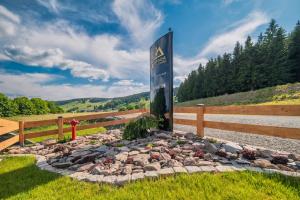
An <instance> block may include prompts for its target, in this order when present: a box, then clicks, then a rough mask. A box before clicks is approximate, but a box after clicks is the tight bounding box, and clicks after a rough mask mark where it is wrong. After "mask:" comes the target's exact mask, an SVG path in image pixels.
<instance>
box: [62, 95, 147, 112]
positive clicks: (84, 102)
mask: <svg viewBox="0 0 300 200" xmlns="http://www.w3.org/2000/svg"><path fill="white" fill-rule="evenodd" d="M149 95H150V93H149V92H142V93H138V94H133V95H129V96H125V97H116V98H96V97H95V98H94V97H92V98H78V99H70V100H64V101H57V102H56V103H57V104H58V105H59V106H60V107H61V108H63V109H64V111H65V112H93V111H105V110H116V109H131V108H133V109H134V108H137V107H138V106H140V105H139V104H141V103H140V102H141V101H146V102H147V101H148V99H149ZM146 104H147V103H146Z"/></svg>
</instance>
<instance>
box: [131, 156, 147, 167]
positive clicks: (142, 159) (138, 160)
mask: <svg viewBox="0 0 300 200" xmlns="http://www.w3.org/2000/svg"><path fill="white" fill-rule="evenodd" d="M149 158H150V155H149V154H138V155H135V156H134V157H133V163H135V164H136V165H139V166H145V165H147V164H148V163H149V161H148V159H149Z"/></svg>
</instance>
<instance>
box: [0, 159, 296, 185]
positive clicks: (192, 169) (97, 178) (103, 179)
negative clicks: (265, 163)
mask: <svg viewBox="0 0 300 200" xmlns="http://www.w3.org/2000/svg"><path fill="white" fill-rule="evenodd" d="M6 156H7V155H0V158H1V157H6ZM8 156H34V157H35V158H36V165H37V167H38V168H40V169H41V170H47V171H50V172H54V173H58V174H61V175H64V176H69V177H71V178H73V179H77V180H83V181H88V182H98V183H108V184H115V185H123V184H125V183H129V182H132V181H136V180H141V179H144V178H150V179H155V178H159V177H165V176H168V175H173V174H175V173H176V174H177V173H189V174H191V173H197V172H198V173H199V172H231V171H245V170H249V171H253V172H260V173H268V174H273V173H277V174H283V175H285V176H292V177H299V178H300V173H299V172H290V171H283V170H276V169H263V168H259V167H248V166H246V167H244V166H241V165H235V166H234V165H219V166H215V167H214V166H200V167H198V166H184V167H173V168H163V169H160V170H159V171H147V172H145V173H136V174H132V175H129V174H128V175H119V176H111V175H110V176H104V175H92V174H90V173H87V172H74V171H71V170H66V169H58V168H55V167H52V166H51V165H49V164H48V163H47V161H46V157H44V156H41V155H34V154H15V155H8Z"/></svg>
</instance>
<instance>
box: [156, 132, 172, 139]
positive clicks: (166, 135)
mask: <svg viewBox="0 0 300 200" xmlns="http://www.w3.org/2000/svg"><path fill="white" fill-rule="evenodd" d="M156 137H158V138H161V139H172V136H171V135H168V134H166V133H159V134H156Z"/></svg>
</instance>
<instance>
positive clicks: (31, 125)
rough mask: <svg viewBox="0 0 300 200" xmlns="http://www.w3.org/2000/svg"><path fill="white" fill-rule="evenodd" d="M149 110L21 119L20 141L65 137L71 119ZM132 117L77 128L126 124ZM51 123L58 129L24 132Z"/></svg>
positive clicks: (102, 116)
mask: <svg viewBox="0 0 300 200" xmlns="http://www.w3.org/2000/svg"><path fill="white" fill-rule="evenodd" d="M145 112H147V110H146V109H139V110H128V111H122V112H110V113H100V114H91V115H83V116H74V117H66V118H63V117H58V118H57V119H50V120H40V121H20V122H19V142H20V145H24V141H25V140H26V139H32V138H36V137H42V136H49V135H58V139H63V137H64V133H66V132H70V131H71V127H67V128H64V124H69V123H70V121H71V120H73V119H76V120H80V121H83V120H95V119H102V118H106V117H113V116H123V115H129V114H138V113H145ZM132 119H134V117H132V118H125V119H119V120H111V121H104V122H97V123H93V124H85V125H79V126H77V127H76V129H77V130H84V129H90V128H96V127H106V126H114V125H119V124H124V123H127V122H129V121H130V120H132ZM49 125H57V127H58V128H57V129H53V130H47V131H39V132H31V133H26V134H25V132H24V130H25V128H34V127H39V126H49Z"/></svg>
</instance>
